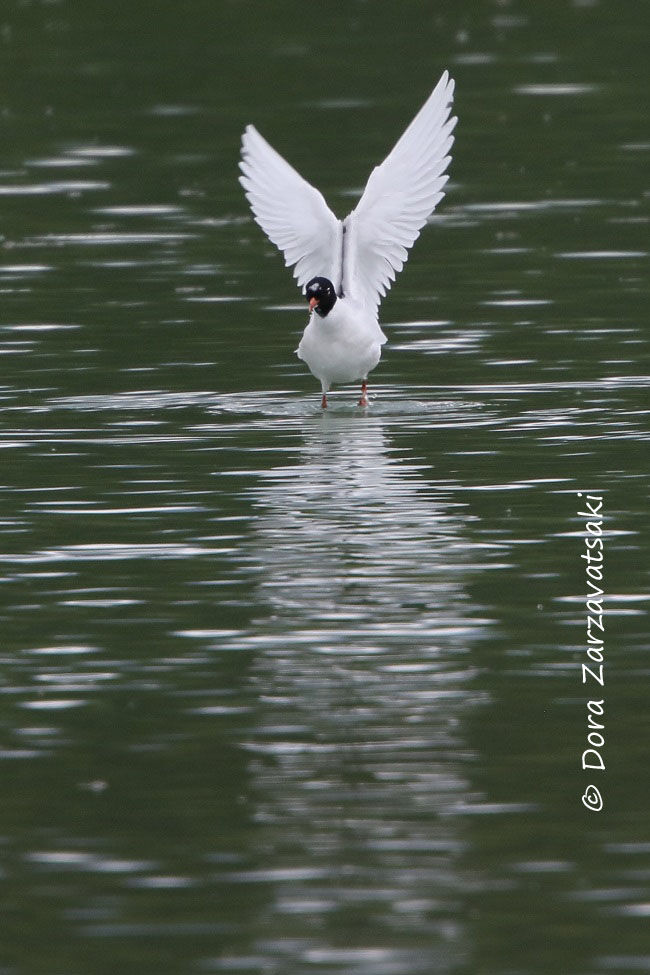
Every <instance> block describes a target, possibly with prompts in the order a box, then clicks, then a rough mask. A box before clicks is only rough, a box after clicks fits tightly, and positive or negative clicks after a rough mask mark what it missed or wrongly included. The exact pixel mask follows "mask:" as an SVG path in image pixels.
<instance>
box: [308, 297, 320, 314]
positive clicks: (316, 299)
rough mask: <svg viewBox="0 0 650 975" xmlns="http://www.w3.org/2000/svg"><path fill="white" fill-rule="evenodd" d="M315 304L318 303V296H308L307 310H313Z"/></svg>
mask: <svg viewBox="0 0 650 975" xmlns="http://www.w3.org/2000/svg"><path fill="white" fill-rule="evenodd" d="M317 304H318V298H310V299H309V310H310V311H313V310H314V308H315V307H316V305H317Z"/></svg>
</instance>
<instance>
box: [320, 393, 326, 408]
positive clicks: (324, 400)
mask: <svg viewBox="0 0 650 975" xmlns="http://www.w3.org/2000/svg"><path fill="white" fill-rule="evenodd" d="M320 405H321V408H322V409H323V410H326V409H327V393H323V398H322V400H321V403H320Z"/></svg>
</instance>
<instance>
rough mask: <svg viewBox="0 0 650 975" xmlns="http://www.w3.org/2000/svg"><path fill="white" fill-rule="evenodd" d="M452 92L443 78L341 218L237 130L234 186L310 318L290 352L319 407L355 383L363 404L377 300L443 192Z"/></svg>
mask: <svg viewBox="0 0 650 975" xmlns="http://www.w3.org/2000/svg"><path fill="white" fill-rule="evenodd" d="M453 90H454V82H453V81H452V80H451V79H450V78H449V75H448V74H447V72H446V71H445V72H444V74H443V75H442V77H441V79H440V81H439V82H438V84H437V85H436V87H435V89H434V91H433V92H432V94H431V95H430V96H429V98H428V100H427V101H426V102H425V104H424V105H423V107H422V108H421V109H420V111H419V112H418V114H417V115H416V116H415V118H414V119H413V121H412V122H411V124H410V125H409V126H408V128H407V129H406V131H405V132H404V134H403V135H402V137H401V138H400V139H399V141H398V142H397V144H396V145H395V147H394V148H393V150H392V152H391V153H390V154H389V155H388V156H387V157H386V159H385V160H384V161H383V163H382V164H381V165H380V166H377V167H376V168H375V169H373V171H372V173H371V174H370V178H369V179H368V183H367V185H366V188H365V190H364V192H363V195H362V197H361V199H360V200H359V203H358V204H357V206H356V207H355V209H354V210H353V211H352V213H350V214H349V215H348V216H347V217H346V218H345V220H338V219H337V218H336V217H335V216H334V214H333V213H332V211H331V210H330V209H329V207H328V206H327V204H326V203H325V200H324V199H323V197H322V195H321V194H320V193H319V192H318V190H316V189H314V187H313V186H311V185H310V184H309V183H307V182H306V180H304V179H303V178H302V176H300V175H299V174H298V173H297V172H296V170H295V169H293V167H292V166H290V165H289V163H287V162H286V161H285V160H284V159H283V158H282V156H280V155H279V154H278V153H277V152H276V151H275V150H274V149H273V148H272V147H271V146H270V145H269V144H268V142H266V140H265V139H263V138H262V136H261V135H260V134H259V132H258V131H257V130H256V129H255V128H254V127H253V126H252V125H249V126H247V128H246V131H245V132H244V136H243V140H242V161H241V163H240V167H241V170H242V173H243V176H240V182H241V184H242V186H243V187H244V190H245V192H246V196H247V198H248V200H249V202H250V205H251V208H252V210H253V214H254V215H255V220H256V221H257V223H258V224H259V225H260V227H261V228H262V230H263V231H264V232H265V234H266V235H267V236H268V237H269V239H270V240H271V241H272V242H273V243H274V244H275V245H276V246H277V247H278V248H279V249H280V250H282V251H283V252H284V256H285V262H286V264H287V265H288V266H293V267H294V272H293V273H294V275H295V277H296V278H297V280H298V284H299V285H300V287H301V288H303V289H304V291H305V294H306V297H307V300H308V302H309V308H310V311H311V315H310V318H309V322H308V324H307V327H306V329H305V331H304V333H303V336H302V339H301V342H300V345H299V346H298V349H297V353H298V357H299V358H300V359H302V360H303V361H304V362H306V363H307V365H308V366H309V369H310V370H311V372H312V373H313V375H314V376H315V377H316V378H317V379H319V380H320V383H321V388H322V391H323V399H322V405H323V407H326V406H327V391H328V390H329V388H330V386H331V384H332V383H333V382H350V381H353V380H356V379H360V380H362V386H361V399H360V400H359V405H360V406H367V405H368V396H367V378H368V373H369V372H370V371H371V370H372V369H374V368H375V366H376V365H377V363H378V362H379V359H380V357H381V347H382V345H383V344H384V342H386V336H385V335H384V333H383V332H382V330H381V328H380V327H379V322H378V310H379V302H380V301H381V298H382V297H383V296H384V295H385V294H386V292H387V290H388V289H389V288H390V286H391V282H392V281H394V280H395V275H396V273H397V272H398V271H401V270H402V268H403V266H404V263H405V261H406V260H407V259H408V250H407V248H409V247H411V246H412V244H413V243H414V241H415V240H416V239H417V237H418V236H419V234H420V230H421V229H422V227H423V226H424V224H425V223H426V220H427V218H428V217H429V216H430V214H431V213H432V211H433V209H434V208H435V206H436V204H437V203H438V202H439V201H440V199H441V198H442V197H443V195H444V193H443V189H442V188H443V186H444V185H445V183H446V182H447V179H448V176H446V175H445V170H446V169H447V166H448V165H449V161H450V158H451V157H450V156H449V155H447V153H448V151H449V149H450V148H451V144H452V142H453V136H452V134H451V133H452V130H453V128H454V125H455V124H456V119H455V118H450V112H451V102H452V96H453Z"/></svg>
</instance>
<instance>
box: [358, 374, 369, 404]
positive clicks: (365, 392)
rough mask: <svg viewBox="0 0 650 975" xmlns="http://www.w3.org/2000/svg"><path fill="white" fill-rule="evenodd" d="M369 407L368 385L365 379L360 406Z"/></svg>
mask: <svg viewBox="0 0 650 975" xmlns="http://www.w3.org/2000/svg"><path fill="white" fill-rule="evenodd" d="M367 405H368V383H367V382H366V380H365V379H364V380H363V381H362V383H361V399H360V400H359V406H367Z"/></svg>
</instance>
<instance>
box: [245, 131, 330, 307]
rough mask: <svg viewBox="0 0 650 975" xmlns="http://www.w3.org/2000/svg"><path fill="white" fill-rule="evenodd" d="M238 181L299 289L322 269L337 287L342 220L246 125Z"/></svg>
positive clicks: (321, 272)
mask: <svg viewBox="0 0 650 975" xmlns="http://www.w3.org/2000/svg"><path fill="white" fill-rule="evenodd" d="M239 168H240V169H241V171H242V175H241V176H240V177H239V182H240V183H241V185H242V186H243V187H244V192H245V193H246V197H247V199H248V202H249V203H250V206H251V209H252V211H253V216H254V217H255V221H256V223H258V224H259V225H260V227H261V228H262V230H263V231H264V233H265V234H266V235H267V237H268V238H269V239H270V240H271V241H272V242H273V243H274V244H275V246H276V247H277V248H278V249H279V250H281V251H282V252H283V253H284V259H285V264H286V265H287V267H293V275H294V277H295V278H296V279H297V281H298V285H299V286H300V287H301V288H303V289H304V287H305V285H306V284H307V282H308V281H309V280H310V278H313V277H316V276H317V275H322V276H324V277H327V278H329V279H330V281H332V283H333V284H334V287H335V288H336V290H337V292H338V291H340V290H341V277H342V269H341V236H342V225H341V221H340V220H338V219H337V218H336V217H335V216H334V214H333V213H332V211H331V210H330V208H329V207H328V206H327V204H326V202H325V200H324V198H323V196H322V194H321V193H319V192H318V190H317V189H315V188H314V187H313V186H311V184H310V183H308V182H307V181H306V180H305V179H303V178H302V176H301V175H300V174H299V173H298V172H296V170H295V169H294V168H293V166H290V165H289V163H288V162H287V161H286V160H285V159H283V158H282V156H281V155H280V154H279V153H278V152H276V151H275V149H273V148H272V146H270V145H269V143H268V142H267V141H266V139H264V138H263V137H262V136H261V135H260V134H259V132H258V131H257V129H256V128H255V127H254V126H252V125H249V126H247V127H246V130H245V132H244V135H243V137H242V159H241V162H240V164H239Z"/></svg>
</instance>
